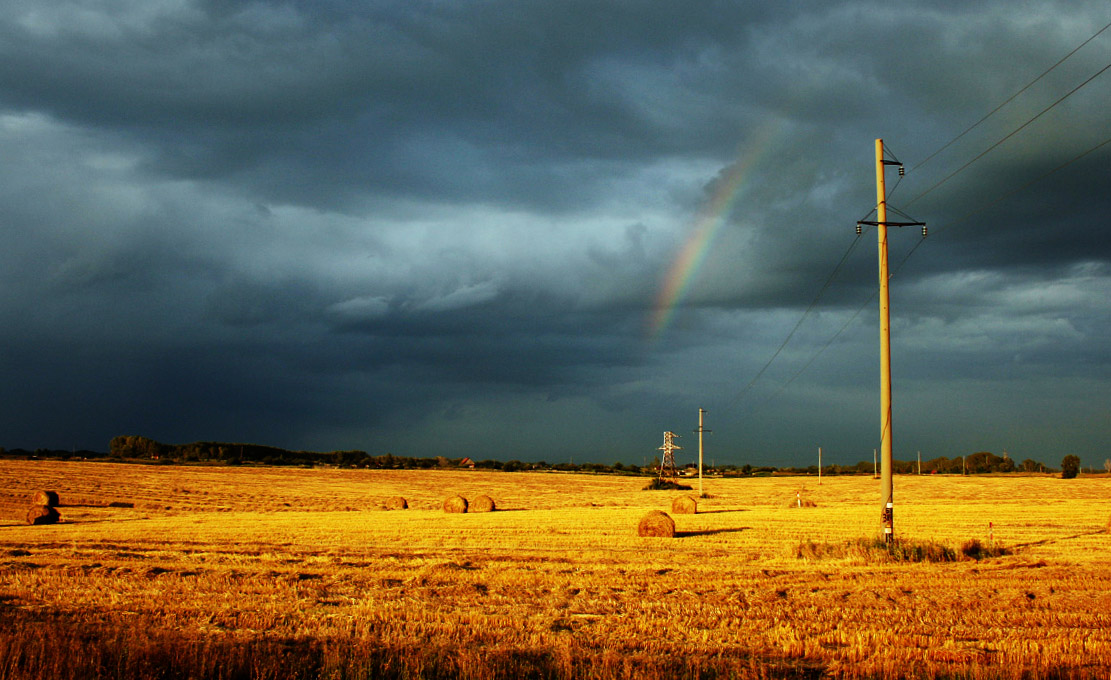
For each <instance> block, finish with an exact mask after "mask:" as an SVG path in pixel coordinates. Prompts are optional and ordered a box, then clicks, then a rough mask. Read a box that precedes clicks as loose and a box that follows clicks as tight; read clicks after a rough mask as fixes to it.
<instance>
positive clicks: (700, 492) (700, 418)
mask: <svg viewBox="0 0 1111 680" xmlns="http://www.w3.org/2000/svg"><path fill="white" fill-rule="evenodd" d="M705 412H706V411H704V410H703V409H702V408H699V409H698V497H699V498H702V414H703V413H705Z"/></svg>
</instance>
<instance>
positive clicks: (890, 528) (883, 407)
mask: <svg viewBox="0 0 1111 680" xmlns="http://www.w3.org/2000/svg"><path fill="white" fill-rule="evenodd" d="M883 175H884V162H883V140H882V139H877V140H876V221H877V222H878V223H879V224H878V225H876V234H877V243H878V246H879V260H880V262H879V265H880V450H881V455H880V461H881V463H882V465H881V467H880V476H881V478H882V479H881V482H880V486H882V487H883V488H882V495H883V510H882V511H881V517H882V518H883V538H884V541H886V542H887V543H890V542H892V541H893V540H894V538H895V502H894V500H895V499H894V493H893V488H892V487H893V481H892V476H891V458H892V454H891V449H892V442H891V440H892V432H891V294H890V292H889V290H888V285H887V284H888V278H889V274H888V273H887V189H886V187H885V185H884V176H883Z"/></svg>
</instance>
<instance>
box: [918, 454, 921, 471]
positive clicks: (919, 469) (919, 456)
mask: <svg viewBox="0 0 1111 680" xmlns="http://www.w3.org/2000/svg"><path fill="white" fill-rule="evenodd" d="M918 474H922V452H921V451H919V452H918Z"/></svg>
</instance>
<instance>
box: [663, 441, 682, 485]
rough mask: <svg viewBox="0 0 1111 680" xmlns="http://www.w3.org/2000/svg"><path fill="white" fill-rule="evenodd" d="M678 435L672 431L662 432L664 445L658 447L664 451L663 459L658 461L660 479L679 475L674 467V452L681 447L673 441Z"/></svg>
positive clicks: (673, 477)
mask: <svg viewBox="0 0 1111 680" xmlns="http://www.w3.org/2000/svg"><path fill="white" fill-rule="evenodd" d="M678 436H679V435H677V434H675V433H674V432H664V445H663V446H661V447H660V451H663V452H664V457H663V460H662V461H661V462H660V481H663V480H665V479H675V478H676V477H678V476H679V472H678V471H677V470H676V469H675V452H676V451H677V450H682V448H683V447H682V446H679V445H678V444H676V443H675V438H676V437H678Z"/></svg>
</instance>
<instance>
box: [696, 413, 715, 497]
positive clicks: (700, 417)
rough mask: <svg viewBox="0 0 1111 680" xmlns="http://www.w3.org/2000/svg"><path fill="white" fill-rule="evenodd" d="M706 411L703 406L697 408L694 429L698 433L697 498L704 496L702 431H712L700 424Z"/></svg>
mask: <svg viewBox="0 0 1111 680" xmlns="http://www.w3.org/2000/svg"><path fill="white" fill-rule="evenodd" d="M706 413H707V411H706V409H704V408H700V409H698V429H697V430H695V432H697V433H698V497H699V498H702V497H703V496H704V494H703V493H702V433H703V432H712V431H713V430H707V429H706V428H705V427H703V426H702V417H703V416H704V415H706Z"/></svg>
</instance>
